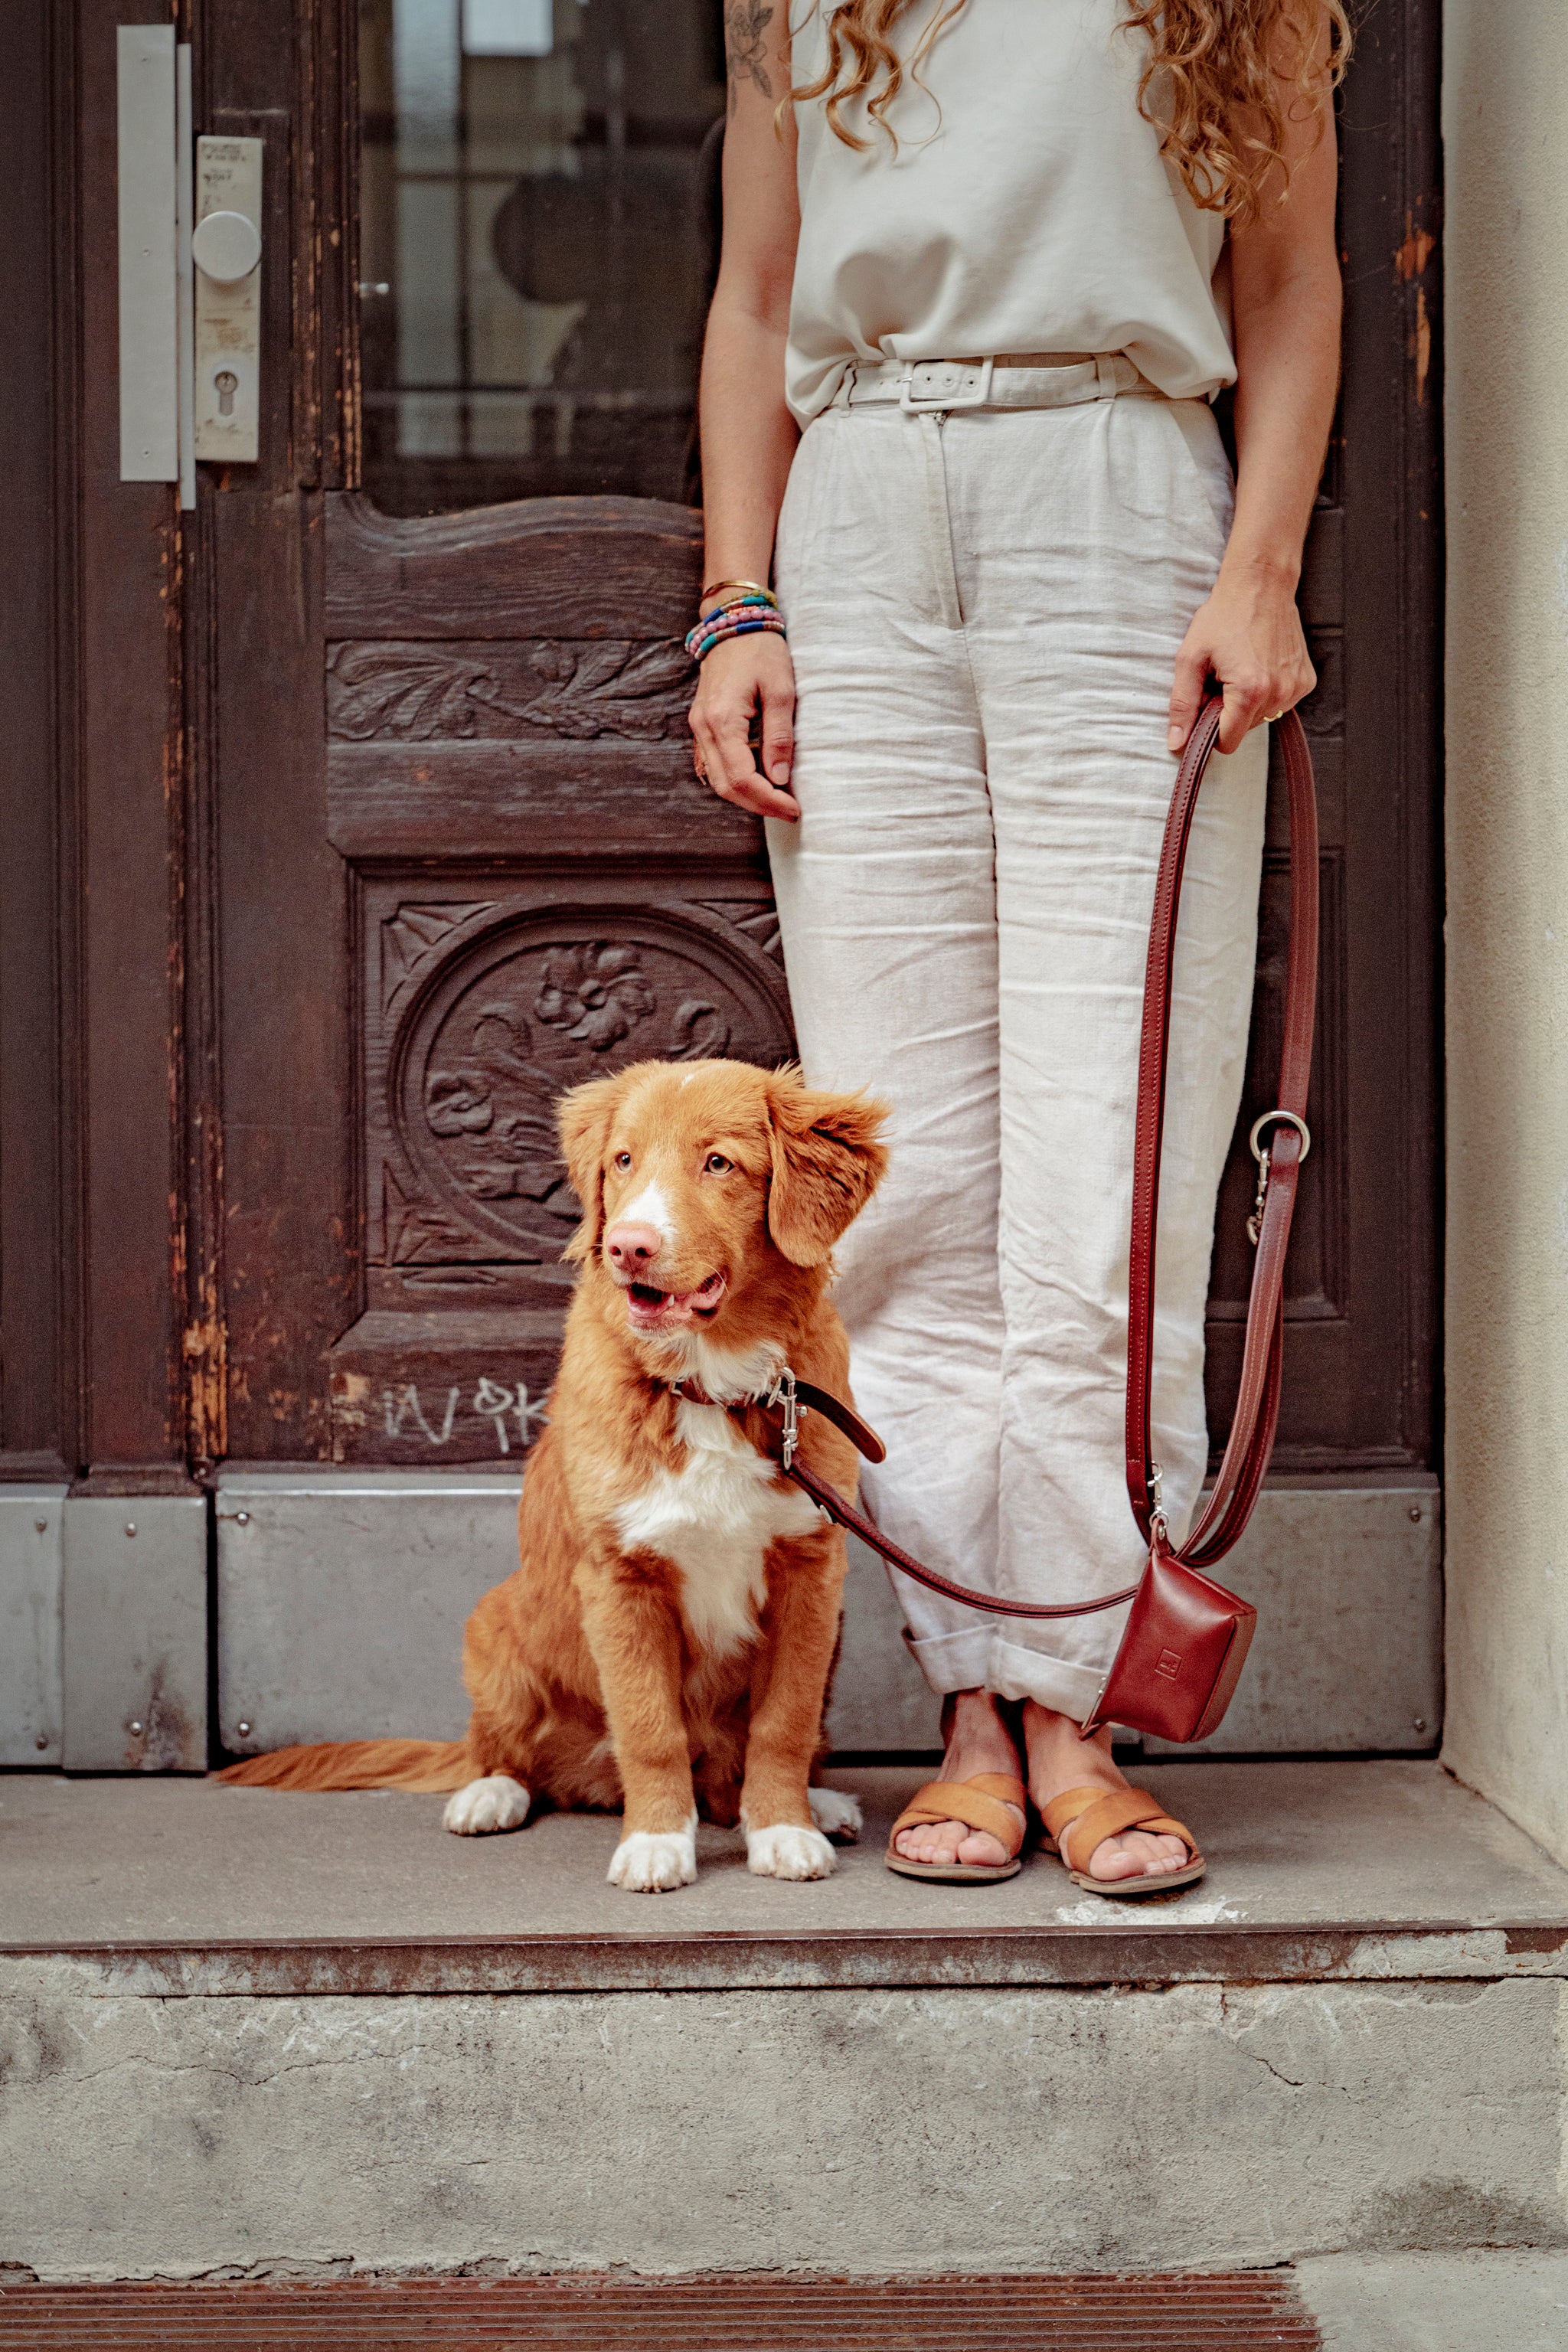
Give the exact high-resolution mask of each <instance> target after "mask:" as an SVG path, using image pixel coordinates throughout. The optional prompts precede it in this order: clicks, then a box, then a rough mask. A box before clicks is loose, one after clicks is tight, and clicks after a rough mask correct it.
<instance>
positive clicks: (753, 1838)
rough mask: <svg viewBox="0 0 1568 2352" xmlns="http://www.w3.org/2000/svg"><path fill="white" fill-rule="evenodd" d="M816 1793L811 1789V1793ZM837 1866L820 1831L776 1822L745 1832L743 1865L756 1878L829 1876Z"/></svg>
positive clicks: (833, 1854)
mask: <svg viewBox="0 0 1568 2352" xmlns="http://www.w3.org/2000/svg"><path fill="white" fill-rule="evenodd" d="M818 1793H819V1792H818V1791H817V1790H815V1789H814V1790H812V1795H813V1796H816V1795H817V1794H818ZM821 1793H823V1794H826V1790H824V1791H822V1792H821ZM812 1810H813V1811H816V1807H815V1806H814V1807H813V1808H812ZM837 1867H838V1861H837V1855H836V1854H835V1853H834V1851H833V1848H832V1847H831V1846H830V1845H829V1844H828V1843H827V1840H826V1838H825V1837H824V1836H823V1834H822V1832H821V1831H820V1830H802V1829H797V1828H796V1827H795V1823H794V1822H774V1824H773V1828H772V1829H767V1830H748V1831H747V1832H746V1868H747V1869H748V1870H754V1871H755V1872H756V1874H757V1876H758V1877H759V1878H831V1877H832V1875H833V1874H834V1872H835V1870H837Z"/></svg>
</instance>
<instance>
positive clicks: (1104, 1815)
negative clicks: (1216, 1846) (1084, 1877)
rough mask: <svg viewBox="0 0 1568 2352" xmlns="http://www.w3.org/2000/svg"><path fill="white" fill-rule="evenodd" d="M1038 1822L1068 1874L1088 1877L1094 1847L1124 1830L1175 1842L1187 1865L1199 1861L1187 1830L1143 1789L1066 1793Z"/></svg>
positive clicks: (1194, 1842) (1053, 1801)
mask: <svg viewBox="0 0 1568 2352" xmlns="http://www.w3.org/2000/svg"><path fill="white" fill-rule="evenodd" d="M1041 1819H1042V1820H1043V1821H1044V1822H1045V1825H1046V1834H1047V1837H1048V1838H1049V1839H1050V1840H1051V1843H1053V1844H1054V1845H1055V1847H1056V1849H1057V1851H1058V1853H1059V1854H1060V1855H1061V1858H1062V1860H1063V1861H1064V1862H1065V1863H1066V1864H1067V1866H1068V1869H1069V1870H1080V1871H1084V1872H1087V1871H1088V1869H1089V1862H1090V1860H1091V1858H1092V1856H1093V1853H1094V1850H1095V1848H1096V1846H1097V1845H1100V1843H1102V1842H1103V1841H1104V1840H1105V1839H1106V1838H1110V1837H1120V1836H1121V1832H1123V1831H1124V1830H1150V1831H1152V1832H1153V1833H1154V1835H1155V1836H1157V1837H1179V1838H1180V1839H1181V1841H1182V1843H1183V1844H1184V1846H1185V1847H1186V1849H1187V1859H1188V1861H1189V1862H1201V1861H1202V1860H1203V1856H1202V1855H1201V1854H1200V1853H1199V1852H1198V1843H1197V1840H1196V1838H1194V1835H1193V1833H1192V1832H1191V1830H1190V1829H1188V1828H1187V1827H1186V1824H1185V1823H1184V1822H1178V1821H1175V1820H1173V1818H1172V1816H1171V1815H1170V1814H1169V1813H1166V1812H1163V1811H1161V1809H1160V1803H1159V1800H1158V1799H1157V1798H1155V1797H1153V1796H1152V1795H1151V1794H1150V1792H1149V1790H1147V1789H1088V1788H1086V1789H1066V1790H1063V1792H1062V1794H1061V1795H1060V1796H1059V1797H1053V1798H1052V1800H1051V1801H1050V1803H1049V1804H1048V1805H1047V1807H1046V1808H1045V1811H1044V1812H1043V1814H1042V1815H1041Z"/></svg>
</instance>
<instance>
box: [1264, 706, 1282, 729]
mask: <svg viewBox="0 0 1568 2352" xmlns="http://www.w3.org/2000/svg"><path fill="white" fill-rule="evenodd" d="M1284 716H1285V713H1284V712H1283V711H1282V710H1266V711H1265V712H1264V714H1263V724H1264V725H1265V727H1273V726H1276V725H1277V724H1278V723H1279V720H1280V719H1283V718H1284Z"/></svg>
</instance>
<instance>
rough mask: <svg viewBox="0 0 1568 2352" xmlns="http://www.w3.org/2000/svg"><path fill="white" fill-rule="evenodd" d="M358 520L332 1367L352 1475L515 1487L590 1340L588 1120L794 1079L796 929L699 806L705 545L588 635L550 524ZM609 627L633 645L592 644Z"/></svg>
mask: <svg viewBox="0 0 1568 2352" xmlns="http://www.w3.org/2000/svg"><path fill="white" fill-rule="evenodd" d="M335 503H336V511H335V512H333V513H332V514H331V515H330V517H329V544H328V568H329V581H330V583H331V604H330V616H329V627H330V628H331V629H332V630H333V631H334V632H336V631H338V630H342V632H343V633H344V634H342V635H333V637H332V640H331V642H330V643H329V646H328V647H327V652H326V660H325V718H326V728H327V739H328V775H329V806H330V812H331V816H330V823H331V835H332V838H333V840H334V842H335V843H336V844H337V845H338V847H339V848H340V850H341V851H342V853H343V854H344V855H345V856H346V857H347V858H348V860H349V862H350V866H351V869H352V871H353V903H354V926H355V931H356V936H357V940H358V949H357V961H358V965H359V973H360V984H359V991H358V1005H359V1013H358V1020H357V1024H356V1027H357V1033H358V1035H357V1054H358V1103H359V1109H358V1113H357V1117H356V1121H355V1126H356V1154H357V1160H358V1190H359V1222H360V1228H361V1233H362V1237H363V1311H362V1312H361V1313H360V1314H359V1315H358V1317H356V1318H355V1320H354V1322H353V1325H352V1326H351V1328H349V1329H348V1330H347V1331H345V1332H343V1333H342V1335H341V1336H340V1337H339V1338H338V1339H336V1341H335V1343H334V1345H333V1347H332V1350H331V1368H332V1377H331V1393H332V1445H333V1452H334V1454H336V1455H337V1457H338V1458H339V1459H342V1460H357V1461H382V1462H422V1463H426V1464H428V1463H430V1462H433V1461H435V1462H458V1461H465V1460H471V1459H475V1458H481V1459H488V1458H493V1457H495V1456H497V1455H507V1454H515V1453H516V1452H518V1451H520V1450H521V1449H522V1448H523V1447H524V1446H526V1444H528V1443H530V1442H531V1438H532V1437H533V1435H534V1434H535V1433H536V1431H537V1428H538V1416H539V1410H540V1405H541V1402H542V1396H543V1393H544V1391H545V1390H546V1389H547V1387H548V1384H549V1381H550V1378H551V1375H552V1370H553V1365H554V1357H555V1352H556V1349H557V1346H558V1342H559V1333H560V1322H561V1316H562V1313H563V1307H564V1303H565V1298H566V1294H567V1290H568V1286H569V1285H568V1272H567V1269H566V1268H565V1267H563V1265H562V1263H561V1252H562V1249H563V1245H564V1244H565V1242H566V1241H567V1239H568V1238H569V1236H570V1234H571V1232H572V1229H573V1226H574V1223H575V1221H576V1215H577V1203H576V1201H575V1199H574V1195H573V1193H572V1191H571V1188H570V1186H569V1184H568V1183H567V1181H566V1171H565V1169H564V1167H563V1164H562V1161H561V1159H560V1155H559V1151H558V1149H557V1144H556V1138H555V1116H554V1107H555V1102H556V1099H557V1097H558V1096H559V1095H560V1094H561V1092H562V1091H563V1089H564V1088H565V1087H571V1086H574V1085H577V1084H579V1083H581V1082H582V1081H583V1080H584V1079H587V1078H593V1077H598V1076H605V1074H607V1073H609V1072H612V1071H615V1070H617V1069H621V1068H624V1067H625V1066H626V1065H627V1064H628V1063H630V1062H634V1061H641V1060H647V1059H651V1058H656V1057H657V1058H665V1059H674V1060H686V1059H697V1058H700V1057H701V1056H704V1055H715V1054H729V1055H736V1056H738V1057H740V1058H742V1059H744V1060H750V1061H756V1062H759V1063H763V1064H765V1065H768V1066H773V1065H775V1064H777V1063H779V1062H782V1061H784V1060H785V1059H787V1057H788V1055H789V1054H790V1052H791V1050H792V1035H791V1028H790V1019H789V1003H788V997H787V993H786V991H785V987H784V968H783V963H782V960H781V958H780V954H779V943H778V926H777V922H776V919H775V918H774V914H773V902H772V898H771V896H770V894H769V889H768V884H767V877H766V870H765V865H764V863H763V858H762V856H761V842H760V829H759V828H758V827H757V826H756V825H755V824H753V823H752V821H750V820H748V819H745V818H742V817H738V815H737V813H736V812H734V811H732V810H730V809H726V808H724V807H722V806H721V804H720V803H717V802H715V801H714V800H713V799H712V798H711V796H710V794H707V793H703V792H701V791H700V788H698V787H696V786H695V784H694V781H693V779H692V778H691V773H690V759H689V751H688V750H687V748H686V745H687V740H688V739H687V728H686V709H687V705H688V701H689V695H690V682H691V671H690V665H689V661H688V659H687V656H686V655H685V653H684V651H683V649H682V647H681V645H680V641H679V632H678V629H677V628H676V626H675V623H676V622H677V621H678V620H679V617H680V613H681V612H682V611H683V610H684V604H681V605H680V606H679V608H678V607H677V605H676V603H675V600H674V598H672V597H671V595H670V593H669V589H668V577H669V572H670V568H671V545H672V543H673V546H674V550H675V554H676V559H677V561H678V562H679V564H680V566H681V568H682V570H683V571H690V570H692V567H693V566H694V562H695V541H694V537H693V530H692V518H690V517H689V515H687V514H686V513H684V512H683V511H681V510H679V509H678V510H675V512H674V515H673V517H671V516H669V514H668V510H661V509H654V510H653V516H654V523H653V527H652V529H651V530H650V526H649V518H648V512H647V509H628V510H627V511H626V513H625V514H617V516H616V521H617V523H618V525H619V526H620V528H619V530H618V531H617V534H616V538H615V541H614V542H613V544H612V545H611V546H610V547H609V548H608V549H607V550H605V551H604V553H605V562H606V564H607V566H609V567H610V568H612V569H613V570H614V572H615V574H616V587H617V592H618V593H616V594H614V595H611V596H606V597H605V598H602V599H595V603H594V604H593V606H592V607H591V609H588V610H584V611H582V612H581V613H577V612H574V609H573V601H572V595H571V585H570V583H571V580H572V577H573V576H574V570H575V562H572V563H569V564H568V565H567V566H566V570H565V572H564V573H562V572H560V570H559V566H560V562H561V550H562V545H563V541H562V534H561V520H562V519H561V517H560V515H559V512H558V510H557V509H555V508H554V507H552V505H551V503H550V502H548V501H541V502H538V504H537V505H534V506H531V507H519V508H512V509H498V510H491V511H486V510H480V511H478V512H476V513H473V514H471V515H468V516H466V517H464V518H461V519H460V520H459V519H455V518H439V519H437V520H432V521H428V522H420V521H418V520H413V521H400V522H395V523H394V522H389V521H388V520H387V519H386V518H384V517H381V516H377V515H375V514H374V513H373V512H372V511H370V510H368V509H365V508H364V507H363V504H362V503H361V502H359V501H357V500H352V499H344V500H342V501H338V502H335ZM570 520H571V521H572V524H573V526H574V530H575V532H576V533H577V534H578V538H579V543H577V544H575V545H574V543H573V542H567V551H568V553H569V554H571V555H573V556H574V558H575V559H576V560H580V557H581V546H580V537H581V534H582V531H583V529H584V515H583V512H582V509H576V510H575V511H574V513H573V515H572V517H571V518H570ZM455 524H456V525H457V528H456V530H455V528H454V526H455ZM672 525H673V527H672ZM454 541H458V542H459V543H458V544H454ZM552 570H555V571H556V572H557V584H558V586H559V587H560V588H561V589H562V590H563V593H561V594H559V595H557V596H556V597H554V598H553V599H550V598H544V599H542V598H541V597H540V596H539V595H538V593H537V591H538V586H539V580H540V575H541V573H545V574H548V573H549V572H552ZM486 579H488V580H489V583H491V585H492V586H494V587H495V588H496V589H497V591H498V593H497V594H495V595H493V596H486V595H484V594H483V593H476V583H477V582H479V583H482V582H483V581H485V580H486ZM503 582H505V583H508V585H507V588H506V590H505V592H504V593H499V592H500V589H501V583H503ZM686 593H687V594H688V595H689V590H688V591H687V592H686ZM606 613H610V614H614V615H615V623H616V632H617V633H616V635H614V636H611V635H590V634H588V630H589V629H590V628H597V627H599V626H602V625H603V620H602V616H603V615H604V614H606ZM458 624H460V629H459V627H458ZM628 624H629V628H628ZM574 627H575V628H576V629H578V630H581V631H582V634H572V635H568V634H566V632H567V631H568V630H569V629H572V628H574ZM547 630H548V631H551V632H552V633H551V634H546V633H545V632H546V631H547ZM631 631H641V632H642V633H641V634H632V633H630V632H631Z"/></svg>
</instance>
